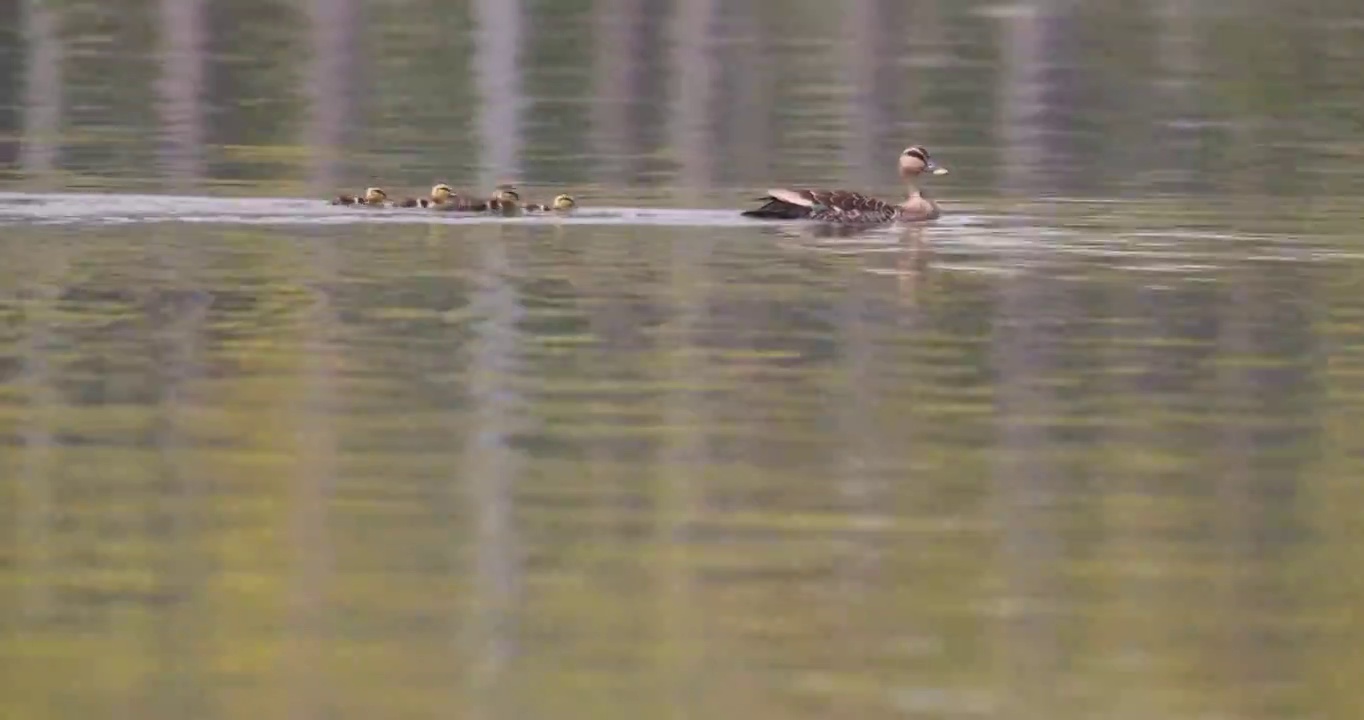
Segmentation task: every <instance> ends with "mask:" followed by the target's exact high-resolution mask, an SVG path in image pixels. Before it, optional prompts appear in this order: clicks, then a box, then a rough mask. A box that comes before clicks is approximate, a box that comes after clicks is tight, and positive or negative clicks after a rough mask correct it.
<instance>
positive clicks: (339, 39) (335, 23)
mask: <svg viewBox="0 0 1364 720" xmlns="http://www.w3.org/2000/svg"><path fill="white" fill-rule="evenodd" d="M359 3H360V0H308V10H309V12H308V30H309V38H310V43H311V50H312V52H311V58H312V61H311V63H310V64H309V67H308V78H307V91H308V122H307V124H306V125H305V126H304V128H303V130H304V138H303V142H302V144H303V145H304V146H305V147H307V148H308V149H309V157H310V159H311V167H310V168H309V169H308V182H309V186H310V187H309V190H310V191H311V192H314V193H316V192H320V191H323V189H330V188H332V187H335V186H336V185H337V184H338V183H339V182H340V180H341V175H342V172H343V170H344V168H343V166H342V162H341V160H342V158H343V149H344V147H345V141H346V130H347V127H348V126H349V123H350V121H351V114H352V113H353V112H354V109H355V99H354V97H352V95H351V91H350V86H351V85H352V83H353V77H354V73H353V72H352V69H353V67H354V65H355V59H354V55H355V53H356V45H357V41H358V38H359V34H360V29H359V17H360V12H361V10H360V4H359Z"/></svg>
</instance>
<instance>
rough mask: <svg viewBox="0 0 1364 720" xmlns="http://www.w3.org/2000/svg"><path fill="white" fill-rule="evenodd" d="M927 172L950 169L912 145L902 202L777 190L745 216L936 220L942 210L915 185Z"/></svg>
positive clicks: (904, 157)
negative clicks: (760, 205)
mask: <svg viewBox="0 0 1364 720" xmlns="http://www.w3.org/2000/svg"><path fill="white" fill-rule="evenodd" d="M925 172H927V173H929V174H931V175H946V174H947V168H945V167H943V166H941V165H939V164H938V163H937V162H935V161H934V160H933V158H932V157H931V156H930V155H929V154H928V149H927V148H925V147H924V146H922V145H911V146H909V147H907V148H905V150H904V152H902V153H900V178H901V179H902V180H904V182H905V185H906V188H907V192H906V197H905V200H904V202H902V203H899V204H895V203H888V202H886V201H884V200H880V199H878V198H874V197H870V196H868V195H863V194H862V193H858V192H852V191H850V190H824V189H793V188H773V189H771V190H768V191H767V195H766V196H764V197H763V198H761V199H762V200H764V201H766V202H765V204H764V205H763V206H762V207H759V208H757V209H754V210H747V211H745V212H743V213H742V215H743V216H744V217H751V218H757V219H759V220H818V221H822V222H832V223H840V224H845V225H871V224H878V223H889V222H896V221H900V222H918V221H924V220H936V219H938V217H939V215H941V214H942V211H941V208H939V207H938V204H937V203H935V202H933V201H932V200H930V199H929V198H928V197H926V196H925V195H924V194H923V192H922V191H921V190H919V187H918V185H917V184H916V182H915V181H916V179H917V178H918V177H919V176H920V175H922V174H924V173H925Z"/></svg>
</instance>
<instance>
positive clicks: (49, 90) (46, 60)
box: [20, 0, 63, 177]
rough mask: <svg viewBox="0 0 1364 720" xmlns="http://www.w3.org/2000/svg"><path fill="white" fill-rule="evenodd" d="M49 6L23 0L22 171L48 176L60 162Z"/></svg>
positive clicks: (58, 53)
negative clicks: (26, 52)
mask: <svg viewBox="0 0 1364 720" xmlns="http://www.w3.org/2000/svg"><path fill="white" fill-rule="evenodd" d="M57 29H58V28H57V19H56V18H55V17H54V11H53V10H52V3H49V2H45V1H44V0H24V35H23V37H24V40H25V47H26V48H27V49H28V57H27V58H26V59H25V63H24V65H25V72H24V121H23V122H24V136H23V154H22V156H21V160H20V161H21V162H22V163H23V169H24V172H25V173H27V174H29V175H31V176H35V177H40V176H44V175H49V174H51V173H52V171H54V170H56V169H57V163H58V162H59V161H60V158H59V148H60V147H61V144H60V142H61V139H60V134H61V127H62V56H63V52H62V45H61V40H60V39H59V38H58V36H57Z"/></svg>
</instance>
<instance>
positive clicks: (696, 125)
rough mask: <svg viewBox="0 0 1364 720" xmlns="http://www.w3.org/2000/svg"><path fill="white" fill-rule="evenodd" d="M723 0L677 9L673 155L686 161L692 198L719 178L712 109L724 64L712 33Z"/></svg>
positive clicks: (695, 0) (696, 1)
mask: <svg viewBox="0 0 1364 720" xmlns="http://www.w3.org/2000/svg"><path fill="white" fill-rule="evenodd" d="M717 4H718V3H717V0H687V1H686V2H682V3H678V4H677V5H676V6H675V7H674V9H673V16H672V32H671V36H672V62H671V66H672V77H673V89H672V93H671V95H672V99H673V111H672V112H671V113H669V115H670V119H669V123H668V131H669V136H670V137H671V138H672V143H671V144H672V153H673V156H674V157H676V158H677V160H678V163H679V165H680V172H681V177H680V178H679V180H680V181H681V182H680V183H679V184H680V185H682V187H683V194H684V195H685V196H686V197H689V198H695V197H696V196H697V191H699V190H701V189H703V188H707V187H710V186H711V184H712V183H713V182H714V167H713V166H714V154H715V145H716V143H715V138H714V134H713V132H712V128H713V127H714V125H713V120H712V118H713V116H712V110H713V109H714V107H715V76H716V71H717V69H718V68H717V67H716V65H717V63H716V57H715V54H716V50H717V48H716V46H715V44H714V42H713V39H712V33H713V32H714V30H713V28H714V27H715V25H716V21H717V17H716V9H717Z"/></svg>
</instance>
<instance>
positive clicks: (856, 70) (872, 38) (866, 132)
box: [839, 0, 883, 187]
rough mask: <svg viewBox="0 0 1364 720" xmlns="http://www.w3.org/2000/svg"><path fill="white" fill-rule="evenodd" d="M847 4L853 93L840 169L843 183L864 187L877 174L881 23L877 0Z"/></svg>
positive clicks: (846, 62)
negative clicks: (875, 171) (875, 163)
mask: <svg viewBox="0 0 1364 720" xmlns="http://www.w3.org/2000/svg"><path fill="white" fill-rule="evenodd" d="M844 1H845V2H846V3H847V5H845V6H844V11H843V12H842V13H840V15H841V16H842V18H843V34H842V37H841V38H840V40H841V43H840V44H841V45H842V46H843V75H844V82H845V83H847V86H848V87H850V88H852V94H851V96H850V97H849V98H848V100H847V102H846V103H845V105H844V108H845V112H844V119H843V163H842V167H841V168H839V177H840V179H841V183H840V184H841V185H843V186H845V187H865V186H866V185H867V184H868V183H870V182H871V181H872V178H873V177H874V176H875V173H874V172H873V170H872V164H873V162H874V159H875V157H876V155H877V153H876V138H877V131H876V129H877V128H876V126H877V123H878V122H879V121H880V120H881V118H878V117H877V112H876V95H877V93H878V92H880V91H881V90H883V88H879V87H877V79H878V77H879V76H880V73H878V72H877V61H878V57H877V56H878V54H879V52H880V44H879V42H878V39H879V36H880V35H881V33H880V32H879V30H880V27H879V23H880V22H881V18H880V12H879V8H878V5H879V2H878V0H844Z"/></svg>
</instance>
